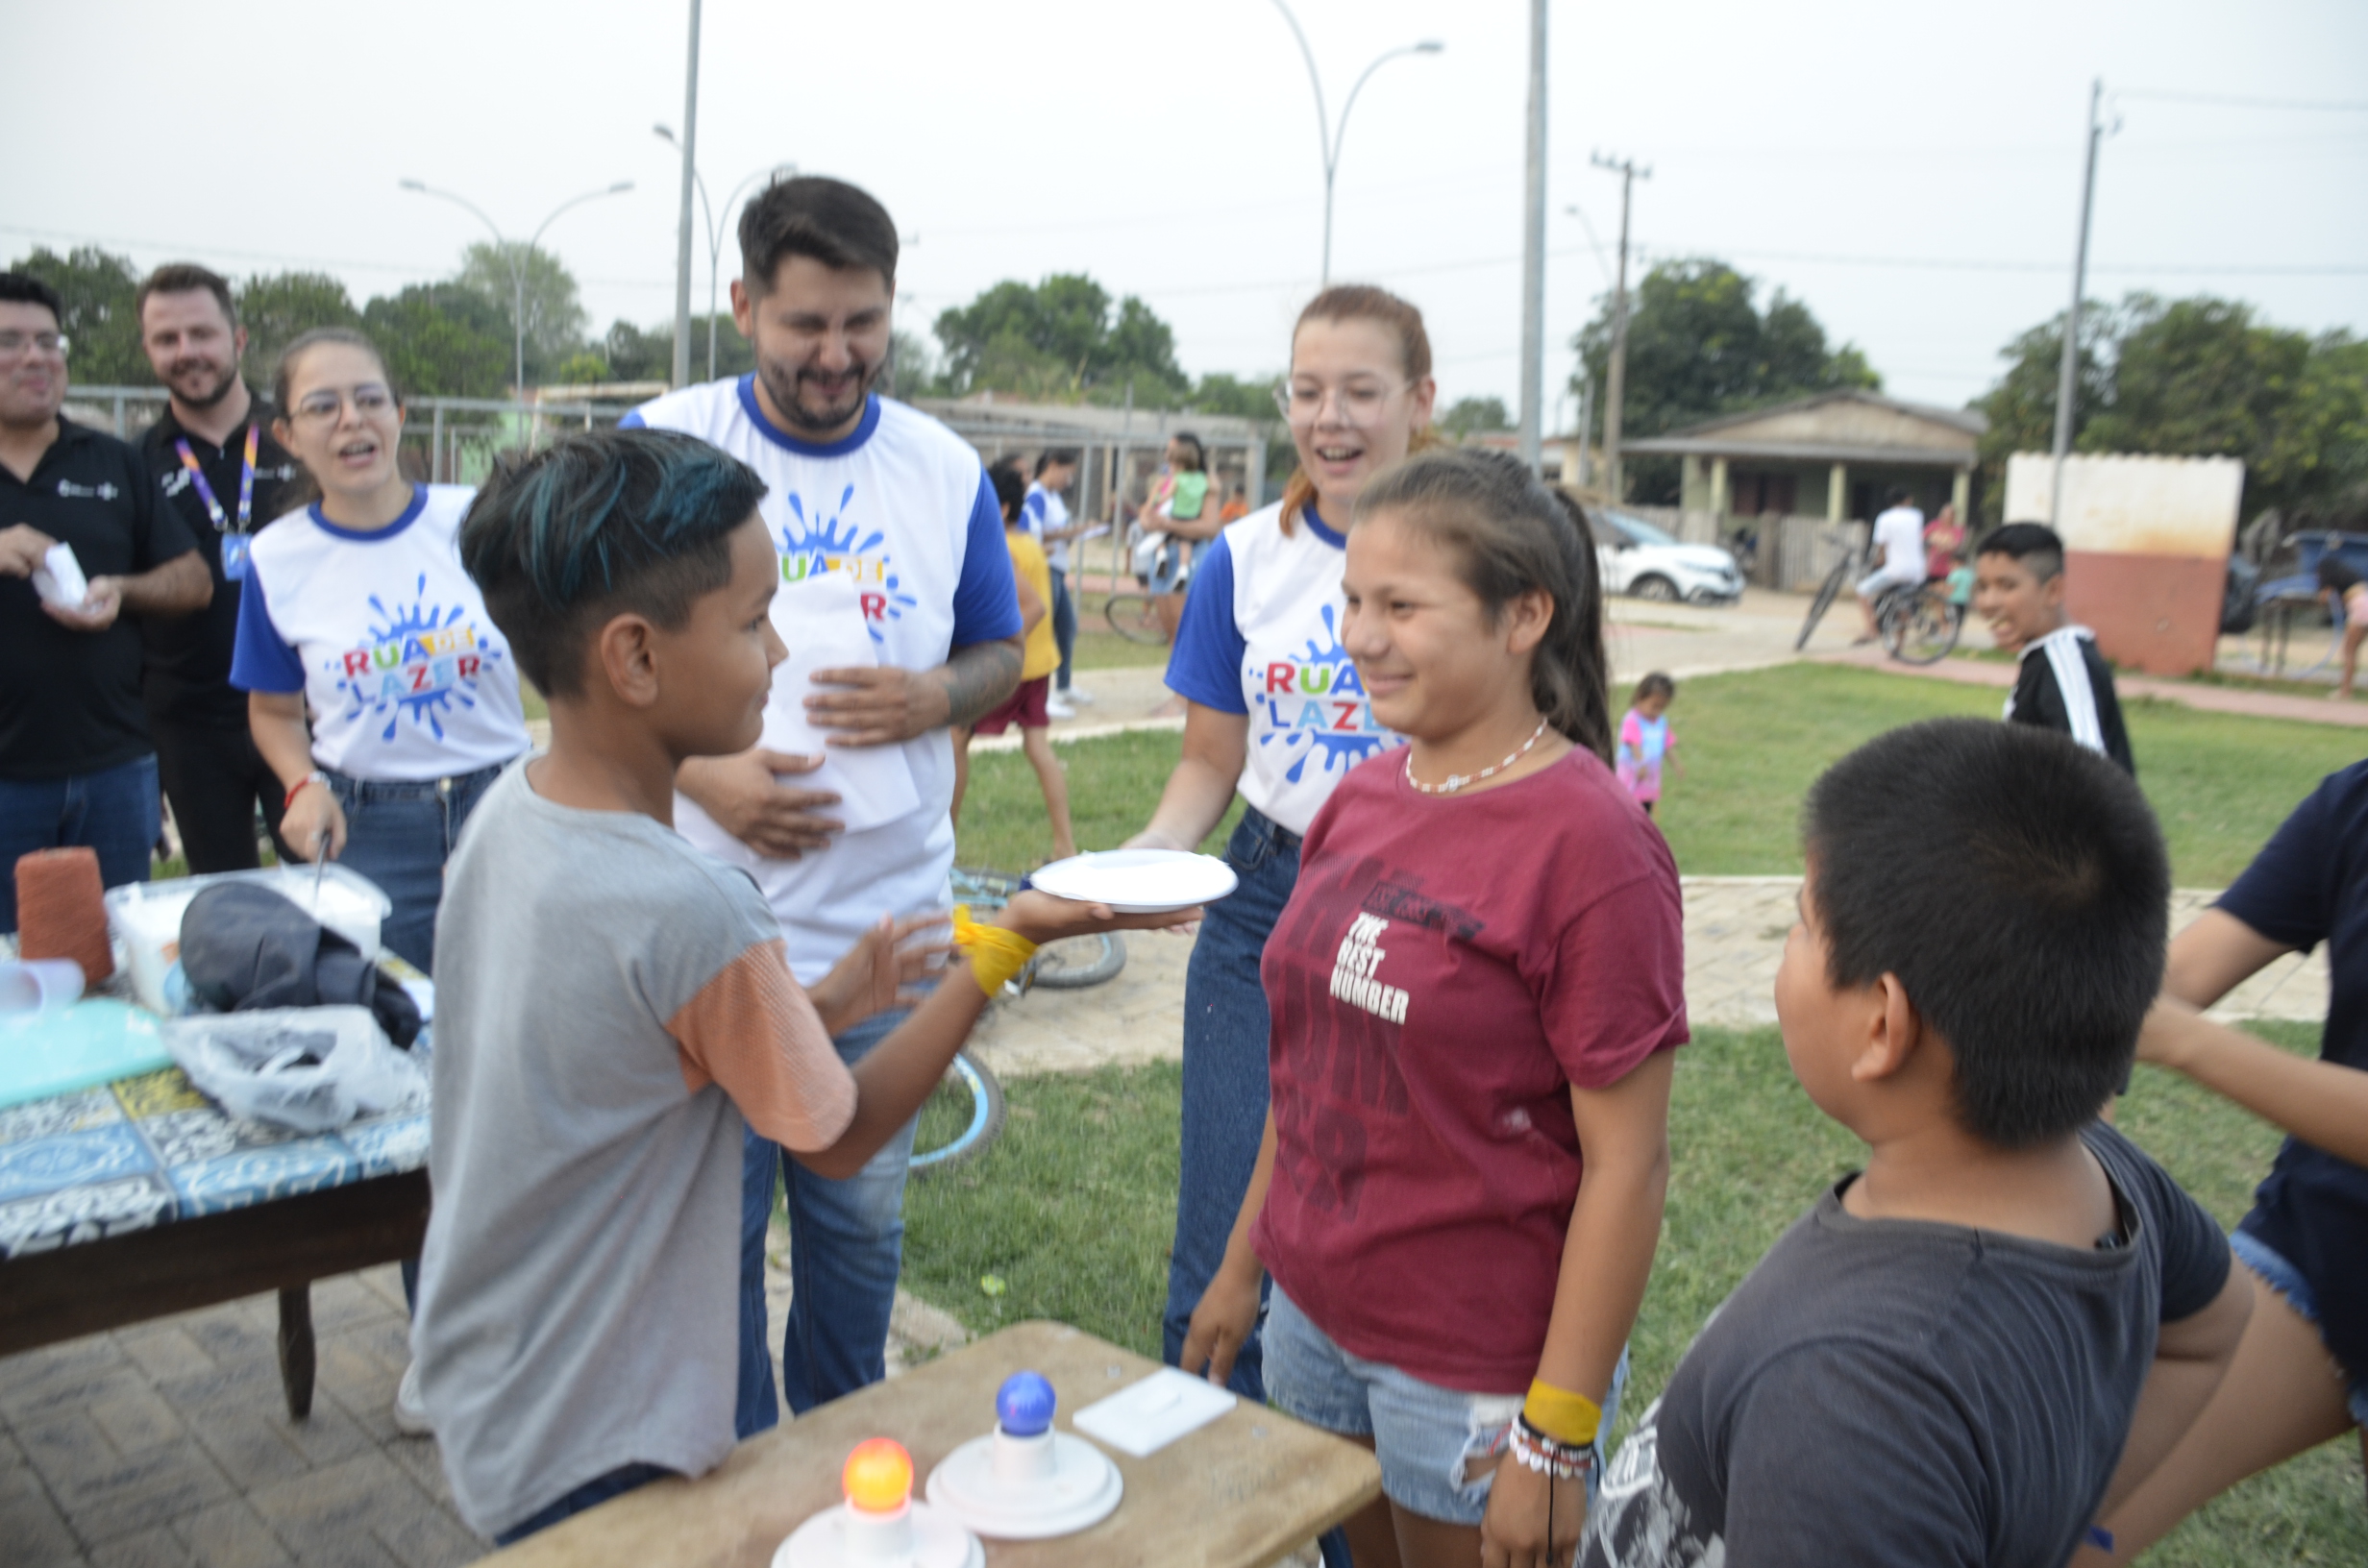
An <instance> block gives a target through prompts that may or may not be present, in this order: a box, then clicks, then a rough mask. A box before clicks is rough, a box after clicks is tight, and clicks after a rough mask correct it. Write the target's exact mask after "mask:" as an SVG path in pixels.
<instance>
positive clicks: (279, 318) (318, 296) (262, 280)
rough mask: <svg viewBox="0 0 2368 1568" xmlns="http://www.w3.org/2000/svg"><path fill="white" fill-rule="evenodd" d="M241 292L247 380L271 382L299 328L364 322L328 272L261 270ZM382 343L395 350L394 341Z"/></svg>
mask: <svg viewBox="0 0 2368 1568" xmlns="http://www.w3.org/2000/svg"><path fill="white" fill-rule="evenodd" d="M237 295H238V322H239V325H240V326H242V327H244V328H246V330H247V359H246V364H247V373H248V380H250V381H251V382H253V383H255V384H257V385H259V386H261V387H266V388H267V387H269V386H270V385H271V383H272V380H273V378H274V377H276V376H277V375H278V374H279V370H280V352H281V351H282V350H283V349H284V348H286V347H287V346H288V344H289V343H290V342H292V341H294V340H295V338H296V337H297V336H299V335H300V334H302V333H305V332H308V331H312V329H313V328H315V327H359V326H360V325H361V312H360V311H358V310H357V309H355V308H354V301H353V299H352V297H351V296H349V295H348V294H347V293H346V291H345V285H344V284H343V283H341V282H338V281H337V280H336V279H334V278H332V277H330V276H328V275H327V274H326V273H319V272H282V273H274V274H272V275H270V276H260V275H259V276H257V277H253V278H250V279H248V280H247V281H246V282H243V283H241V284H239V285H238V290H237ZM380 347H381V348H382V349H387V350H388V352H389V353H390V354H391V353H392V349H391V347H390V346H389V345H386V344H383V343H382V344H381V345H380ZM388 369H389V370H390V371H391V370H392V369H393V367H392V366H391V365H390V366H389V367H388Z"/></svg>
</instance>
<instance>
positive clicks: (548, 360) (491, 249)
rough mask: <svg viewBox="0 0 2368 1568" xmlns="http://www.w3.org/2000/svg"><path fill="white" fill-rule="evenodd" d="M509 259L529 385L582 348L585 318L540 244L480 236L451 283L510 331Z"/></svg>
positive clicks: (572, 280)
mask: <svg viewBox="0 0 2368 1568" xmlns="http://www.w3.org/2000/svg"><path fill="white" fill-rule="evenodd" d="M513 261H516V262H517V263H518V265H519V267H520V269H521V277H520V280H519V282H521V283H522V284H523V286H524V289H525V298H526V335H527V342H526V351H527V380H528V383H529V384H532V383H533V382H535V381H538V380H544V379H545V378H546V377H547V376H548V375H549V374H550V372H551V371H552V370H553V369H555V367H556V366H557V365H558V364H559V363H560V362H561V361H563V360H565V359H566V358H568V357H569V356H570V355H573V354H575V353H576V351H577V350H578V349H580V348H581V347H582V346H583V332H584V328H585V326H586V325H587V324H588V322H589V320H590V318H589V317H587V316H586V315H585V314H584V308H583V302H582V301H581V300H580V298H578V296H577V291H576V277H575V274H573V273H571V272H569V271H568V270H567V267H566V265H565V264H564V263H563V262H561V261H560V260H559V258H558V257H555V256H554V255H552V254H551V253H550V252H549V251H546V250H544V249H542V248H541V247H540V246H535V247H533V248H531V249H530V248H529V247H527V246H525V245H522V244H519V243H517V242H516V241H514V240H513V241H505V242H504V243H502V244H500V245H496V244H494V243H493V241H491V240H489V239H481V240H479V241H478V242H477V243H476V244H474V245H472V246H470V247H469V248H468V249H467V250H465V251H463V252H461V254H460V272H459V275H458V276H457V277H456V278H455V279H454V280H453V282H456V283H457V284H458V285H459V286H460V287H462V288H465V289H468V290H469V291H470V292H472V293H474V294H477V295H479V296H481V298H483V299H484V300H485V301H486V302H487V303H489V304H490V305H492V306H494V308H495V309H497V310H499V311H501V312H502V320H503V322H504V323H505V324H507V325H509V326H510V327H511V330H512V331H515V330H516V327H515V323H514V322H513V321H512V312H513V311H514V310H515V309H516V307H517V295H516V292H515V289H514V287H513V284H512V281H511V276H510V265H511V263H512V262H513ZM718 346H719V347H720V346H721V345H720V343H719V345H718ZM670 357H671V354H670Z"/></svg>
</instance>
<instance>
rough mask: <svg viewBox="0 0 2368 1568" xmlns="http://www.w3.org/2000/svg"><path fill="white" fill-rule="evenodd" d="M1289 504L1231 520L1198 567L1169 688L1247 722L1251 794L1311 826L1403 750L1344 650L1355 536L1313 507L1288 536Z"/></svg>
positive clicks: (1285, 822)
mask: <svg viewBox="0 0 2368 1568" xmlns="http://www.w3.org/2000/svg"><path fill="white" fill-rule="evenodd" d="M1282 515H1283V509H1282V507H1281V505H1280V504H1276V505H1273V506H1269V507H1266V508H1264V509H1263V510H1260V511H1255V512H1252V513H1250V514H1249V516H1247V517H1246V518H1243V519H1241V520H1240V521H1239V522H1236V523H1231V524H1228V525H1227V526H1226V527H1225V530H1224V531H1223V532H1222V533H1220V534H1219V535H1218V536H1217V539H1216V542H1215V543H1214V544H1212V545H1211V546H1210V547H1209V548H1208V549H1207V550H1205V551H1202V552H1201V555H1200V559H1199V561H1198V562H1197V563H1196V565H1195V566H1194V568H1193V581H1192V588H1191V591H1190V593H1189V594H1188V596H1187V597H1186V599H1185V600H1184V619H1183V621H1182V623H1181V624H1180V625H1178V626H1177V628H1176V635H1175V652H1174V654H1173V656H1172V657H1171V658H1170V659H1169V661H1168V686H1169V689H1170V690H1172V691H1173V692H1175V693H1176V694H1177V695H1178V696H1180V697H1183V698H1188V699H1189V700H1191V701H1194V702H1198V703H1200V704H1201V705H1202V706H1204V707H1211V708H1215V709H1217V710H1218V711H1220V712H1221V713H1238V714H1242V715H1244V716H1246V718H1247V719H1248V720H1249V748H1248V755H1247V758H1246V761H1245V763H1244V765H1243V768H1242V781H1241V786H1240V788H1241V791H1242V798H1243V799H1245V800H1246V801H1248V802H1249V803H1250V804H1251V805H1252V806H1254V807H1256V808H1257V810H1258V811H1259V812H1260V813H1261V814H1263V815H1264V816H1266V817H1267V818H1269V819H1270V820H1271V821H1275V822H1278V823H1280V824H1281V825H1282V826H1284V827H1286V828H1289V829H1290V830H1291V831H1292V832H1294V833H1305V832H1306V831H1307V827H1308V824H1309V823H1310V822H1312V821H1315V820H1316V813H1317V811H1318V810H1319V809H1320V808H1321V807H1322V805H1323V803H1324V801H1325V800H1327V799H1329V798H1330V797H1331V795H1332V787H1333V786H1334V785H1336V784H1338V783H1339V782H1340V781H1341V780H1342V779H1343V778H1344V777H1346V776H1347V774H1348V770H1349V769H1351V768H1354V767H1355V766H1356V765H1357V764H1358V763H1360V762H1363V761H1365V759H1366V758H1368V757H1370V756H1374V755H1377V754H1378V753H1380V752H1382V751H1386V750H1388V749H1389V748H1391V747H1397V746H1404V745H1405V744H1406V737H1405V736H1403V735H1400V734H1397V733H1396V732H1395V731H1394V730H1390V729H1387V728H1385V727H1383V726H1382V725H1381V724H1380V723H1378V722H1376V721H1375V720H1374V718H1373V710H1372V706H1371V704H1369V702H1368V701H1367V700H1366V697H1365V685H1364V683H1363V682H1362V681H1360V680H1359V679H1358V678H1357V667H1356V666H1355V665H1354V664H1352V663H1350V662H1349V659H1348V653H1347V650H1346V649H1343V648H1342V647H1341V611H1342V602H1343V600H1342V596H1341V570H1342V567H1343V565H1344V552H1345V551H1346V550H1347V543H1348V542H1347V541H1346V540H1345V539H1344V538H1343V537H1342V536H1341V535H1340V534H1338V533H1335V532H1334V531H1333V530H1332V528H1331V527H1330V526H1328V525H1327V524H1326V523H1325V522H1324V520H1323V519H1322V518H1320V517H1319V516H1317V515H1316V509H1315V507H1313V506H1308V507H1304V508H1302V509H1301V511H1300V513H1299V522H1298V527H1295V528H1294V529H1292V530H1291V532H1290V533H1288V534H1286V533H1284V532H1283V528H1282Z"/></svg>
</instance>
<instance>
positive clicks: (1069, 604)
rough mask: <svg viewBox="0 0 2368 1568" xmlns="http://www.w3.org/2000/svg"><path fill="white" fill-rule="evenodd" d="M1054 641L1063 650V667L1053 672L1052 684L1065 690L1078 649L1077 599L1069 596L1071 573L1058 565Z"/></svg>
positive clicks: (1054, 574) (1055, 571) (1054, 578)
mask: <svg viewBox="0 0 2368 1568" xmlns="http://www.w3.org/2000/svg"><path fill="white" fill-rule="evenodd" d="M1052 641H1053V644H1054V646H1055V647H1057V648H1059V649H1060V650H1061V667H1060V669H1058V670H1056V671H1054V672H1053V675H1052V684H1053V686H1054V687H1055V688H1057V689H1058V690H1061V691H1064V692H1065V691H1067V690H1069V675H1070V666H1071V663H1072V659H1073V655H1074V654H1075V652H1076V650H1077V601H1076V600H1073V599H1072V598H1071V597H1070V596H1069V574H1068V573H1067V572H1065V571H1063V570H1062V569H1061V568H1060V567H1057V566H1056V567H1054V568H1053V569H1052Z"/></svg>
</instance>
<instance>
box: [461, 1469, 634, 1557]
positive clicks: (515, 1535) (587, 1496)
mask: <svg viewBox="0 0 2368 1568" xmlns="http://www.w3.org/2000/svg"><path fill="white" fill-rule="evenodd" d="M673 1474H674V1472H673V1471H672V1470H661V1469H659V1468H658V1467H657V1466H656V1465H654V1464H623V1465H619V1466H618V1467H617V1468H616V1469H614V1470H611V1471H609V1472H608V1474H606V1475H604V1476H601V1477H599V1478H597V1479H595V1480H592V1481H587V1482H584V1483H583V1484H582V1485H580V1486H579V1487H577V1488H576V1489H575V1490H574V1491H572V1492H570V1493H568V1494H567V1495H566V1496H565V1497H563V1498H561V1499H559V1501H557V1502H556V1503H554V1504H553V1505H551V1507H547V1508H545V1509H543V1511H542V1512H540V1513H538V1514H535V1515H534V1516H533V1517H531V1518H530V1519H528V1520H526V1521H525V1522H524V1523H523V1524H516V1525H512V1526H510V1527H509V1529H507V1530H506V1531H502V1533H501V1534H499V1535H496V1536H495V1537H494V1538H493V1544H494V1545H496V1546H514V1545H516V1544H517V1543H518V1542H520V1541H523V1540H525V1539H526V1538H527V1537H528V1536H530V1535H531V1534H534V1533H535V1532H536V1531H545V1530H549V1529H550V1528H551V1527H552V1526H554V1525H555V1524H557V1523H558V1522H559V1521H560V1520H562V1519H573V1518H574V1517H576V1515H578V1514H580V1513H582V1512H584V1511H585V1510H586V1509H588V1508H597V1507H600V1506H601V1505H602V1504H604V1503H605V1502H607V1501H608V1500H609V1499H610V1498H612V1497H623V1496H624V1495H625V1494H626V1493H628V1492H629V1491H631V1490H633V1489H634V1488H635V1487H637V1486H647V1485H649V1484H650V1482H654V1481H663V1480H665V1479H666V1478H667V1477H668V1476H671V1475H673Z"/></svg>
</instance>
